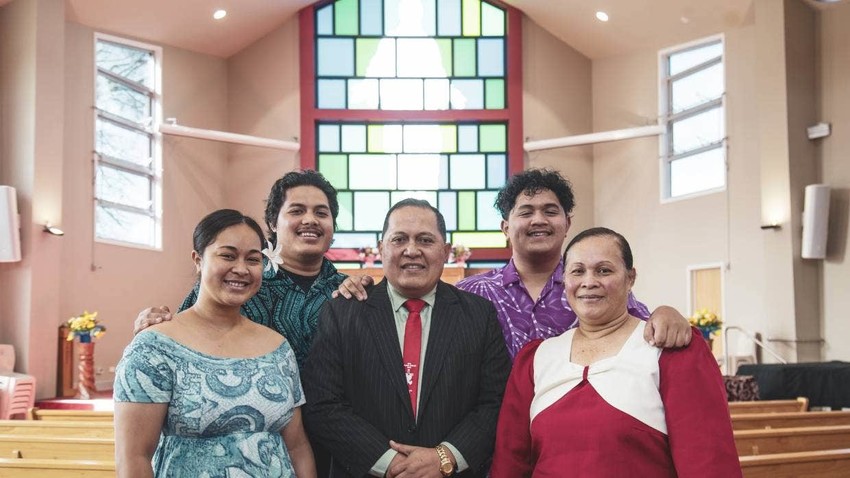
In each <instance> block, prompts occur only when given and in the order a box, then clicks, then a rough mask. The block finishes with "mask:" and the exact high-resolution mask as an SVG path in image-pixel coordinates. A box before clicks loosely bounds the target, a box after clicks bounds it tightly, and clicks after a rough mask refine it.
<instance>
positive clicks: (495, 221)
mask: <svg viewBox="0 0 850 478" xmlns="http://www.w3.org/2000/svg"><path fill="white" fill-rule="evenodd" d="M496 194H498V192H497V191H479V192H478V197H477V204H478V217H477V218H476V219H477V224H476V225H475V226H476V227H475V228H476V229H478V230H479V231H488V230H490V231H492V230H493V229H499V226H500V225H501V223H502V216H501V215H499V211H498V210H497V209H496V208H495V207H493V203H494V202H495V201H496Z"/></svg>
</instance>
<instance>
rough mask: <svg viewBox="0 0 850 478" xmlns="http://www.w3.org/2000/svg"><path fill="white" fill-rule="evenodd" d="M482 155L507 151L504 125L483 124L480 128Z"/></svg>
mask: <svg viewBox="0 0 850 478" xmlns="http://www.w3.org/2000/svg"><path fill="white" fill-rule="evenodd" d="M478 128H479V129H478V135H479V137H480V138H481V152H482V153H502V152H505V151H507V138H506V134H507V131H506V127H505V125H503V124H482V125H481V126H479V127H478Z"/></svg>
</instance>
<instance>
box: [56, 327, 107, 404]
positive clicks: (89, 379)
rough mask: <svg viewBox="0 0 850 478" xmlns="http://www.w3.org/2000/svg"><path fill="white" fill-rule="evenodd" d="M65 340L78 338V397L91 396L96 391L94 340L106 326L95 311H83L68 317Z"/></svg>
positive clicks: (103, 331)
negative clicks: (98, 318)
mask: <svg viewBox="0 0 850 478" xmlns="http://www.w3.org/2000/svg"><path fill="white" fill-rule="evenodd" d="M67 325H68V336H67V337H66V338H65V340H67V341H69V342H70V341H72V340H74V339H79V343H80V363H79V365H78V369H79V372H80V374H79V378H80V386H79V389H78V391H77V394H78V395H79V397H80V398H84V399H88V398H91V397H92V395H93V394H94V392H96V391H97V388H96V387H95V382H94V342H93V340H94V339H96V338H98V337H100V336H101V335H103V334H104V333H105V332H106V327H104V326H103V324H101V323H100V321H99V320H97V312H88V311H84V312H83V313H82V314H80V315H78V316H75V317H71V318H70V319H68V322H67Z"/></svg>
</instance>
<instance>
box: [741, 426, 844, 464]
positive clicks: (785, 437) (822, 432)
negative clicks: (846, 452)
mask: <svg viewBox="0 0 850 478" xmlns="http://www.w3.org/2000/svg"><path fill="white" fill-rule="evenodd" d="M735 446H736V447H737V448H738V456H748V455H767V454H770V453H789V452H796V451H815V450H836V449H841V448H850V425H839V426H832V427H806V428H773V429H762V430H736V431H735Z"/></svg>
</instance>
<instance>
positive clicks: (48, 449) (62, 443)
mask: <svg viewBox="0 0 850 478" xmlns="http://www.w3.org/2000/svg"><path fill="white" fill-rule="evenodd" d="M0 457H5V458H40V459H49V460H74V459H78V458H85V459H87V460H107V461H108V460H114V459H115V440H114V439H112V438H78V437H55V436H35V435H0Z"/></svg>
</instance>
